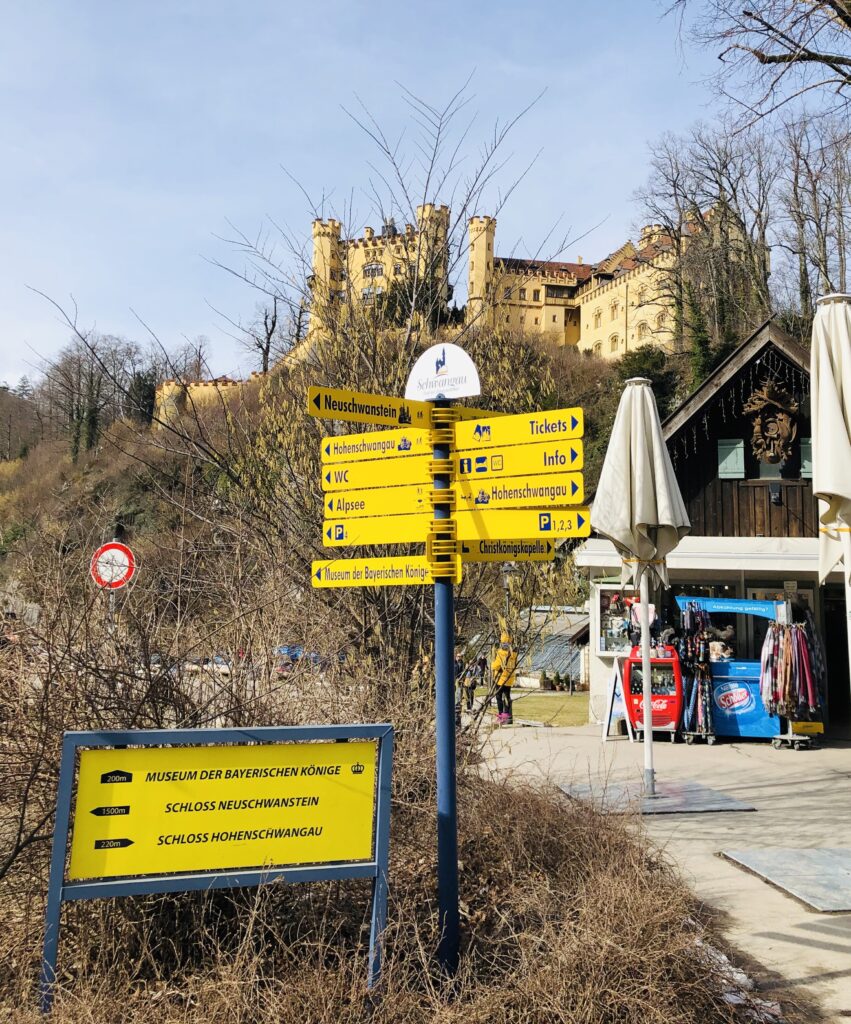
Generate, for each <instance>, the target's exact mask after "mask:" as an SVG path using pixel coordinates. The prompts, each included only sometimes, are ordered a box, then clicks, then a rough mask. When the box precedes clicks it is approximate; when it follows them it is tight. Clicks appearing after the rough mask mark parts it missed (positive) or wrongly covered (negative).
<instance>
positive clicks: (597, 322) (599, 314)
mask: <svg viewBox="0 0 851 1024" xmlns="http://www.w3.org/2000/svg"><path fill="white" fill-rule="evenodd" d="M594 326H595V327H602V326H603V311H602V309H595V310H594Z"/></svg>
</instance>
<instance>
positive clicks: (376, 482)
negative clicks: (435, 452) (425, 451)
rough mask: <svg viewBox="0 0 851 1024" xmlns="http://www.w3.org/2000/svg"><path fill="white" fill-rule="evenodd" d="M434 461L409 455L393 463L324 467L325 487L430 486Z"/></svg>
mask: <svg viewBox="0 0 851 1024" xmlns="http://www.w3.org/2000/svg"><path fill="white" fill-rule="evenodd" d="M430 464H431V455H409V456H408V457H407V458H406V459H394V460H393V463H392V465H388V463H386V462H382V461H380V460H375V461H372V462H352V463H350V464H338V465H330V466H323V467H322V489H323V490H324V491H343V490H346V489H348V488H358V487H360V488H363V487H388V486H389V485H391V484H392V485H393V486H397V485H402V484H419V485H420V486H423V487H425V486H427V487H429V488H430V487H431V473H429V465H430Z"/></svg>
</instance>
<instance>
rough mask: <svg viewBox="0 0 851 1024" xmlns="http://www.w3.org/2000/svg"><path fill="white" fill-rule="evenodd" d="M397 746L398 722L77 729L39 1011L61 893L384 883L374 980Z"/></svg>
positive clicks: (59, 814) (69, 741)
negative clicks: (335, 881)
mask: <svg viewBox="0 0 851 1024" xmlns="http://www.w3.org/2000/svg"><path fill="white" fill-rule="evenodd" d="M392 744H393V729H392V726H390V725H354V726H318V727H315V728H290V727H281V728H259V729H246V730H235V729H233V730H231V729H188V730H167V731H166V730H162V731H157V730H143V731H137V732H120V733H119V732H116V733H86V732H80V733H66V734H65V738H64V743H63V749H62V764H61V768H60V778H59V798H58V803H57V811H56V830H55V833H54V841H53V854H52V859H51V866H50V885H49V892H48V903H47V914H46V923H45V939H44V958H43V965H42V981H41V1005H42V1010H43V1011H44V1012H47V1011H48V1010H49V1009H50V1005H51V1002H52V997H53V985H54V981H55V977H56V956H57V951H58V944H59V924H60V913H61V904H62V902H63V901H65V900H77V899H92V898H97V897H107V896H124V895H133V894H138V893H157V892H183V891H189V890H199V889H216V888H233V887H238V886H248V885H259V884H261V883H264V882H270V881H274V880H276V879H278V880H282V881H286V882H299V881H305V882H307V881H316V880H323V879H340V878H372V879H373V913H372V933H371V937H370V960H369V985H370V986H372V985H373V984H374V983H375V981H376V980H377V978H378V974H379V970H380V951H379V947H378V939H379V937H380V934H381V931H382V929H383V927H384V923H385V920H386V904H387V879H386V874H387V859H388V845H389V835H390V830H389V815H390V773H391V760H392ZM75 776H76V783H77V785H76V797H75V799H74V802H73V813H72V789H73V786H74V781H75ZM69 851H70V856H69ZM66 862H67V863H66Z"/></svg>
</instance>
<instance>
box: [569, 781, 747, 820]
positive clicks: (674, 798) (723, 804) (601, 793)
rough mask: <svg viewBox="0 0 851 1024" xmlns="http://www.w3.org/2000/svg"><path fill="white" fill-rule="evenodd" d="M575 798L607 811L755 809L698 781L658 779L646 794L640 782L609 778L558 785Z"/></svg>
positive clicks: (661, 812)
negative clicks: (611, 780) (597, 781)
mask: <svg viewBox="0 0 851 1024" xmlns="http://www.w3.org/2000/svg"><path fill="white" fill-rule="evenodd" d="M559 788H560V789H561V791H562V792H563V793H566V794H567V795H568V796H570V797H573V798H574V799H576V800H590V801H591V802H592V803H595V804H597V805H598V806H599V807H601V808H602V809H603V810H605V811H611V812H612V813H613V814H625V813H626V812H627V811H640V812H641V813H642V814H708V813H710V812H716V813H717V812H722V811H755V810H756V808H755V807H754V806H753V805H752V804H746V803H742V801H741V800H736V799H735V797H732V796H729V795H728V794H727V793H722V792H720V791H719V790H717V789H710V788H709V787H708V786H702V785H701V784H700V783H699V782H657V784H656V796H644V787H643V785H642V784H641V783H640V782H608V783H594V784H592V785H588V784H587V783H582V784H576V783H573V784H570V785H565V786H560V787H559Z"/></svg>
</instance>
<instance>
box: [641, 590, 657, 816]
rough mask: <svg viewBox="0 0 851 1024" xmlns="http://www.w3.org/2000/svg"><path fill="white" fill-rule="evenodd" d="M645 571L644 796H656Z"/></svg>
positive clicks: (642, 677)
mask: <svg viewBox="0 0 851 1024" xmlns="http://www.w3.org/2000/svg"><path fill="white" fill-rule="evenodd" d="M648 591H649V587H648V585H647V571H646V570H645V571H644V572H643V573H642V574H641V583H640V584H639V605H638V613H639V621H640V622H641V681H642V684H643V688H644V692H643V697H644V711H643V713H642V716H641V717H642V723H643V725H644V795H645V796H655V795H656V773H655V772H654V771H653V689H652V678H651V675H650V672H651V669H650V597H649V594H648Z"/></svg>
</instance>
